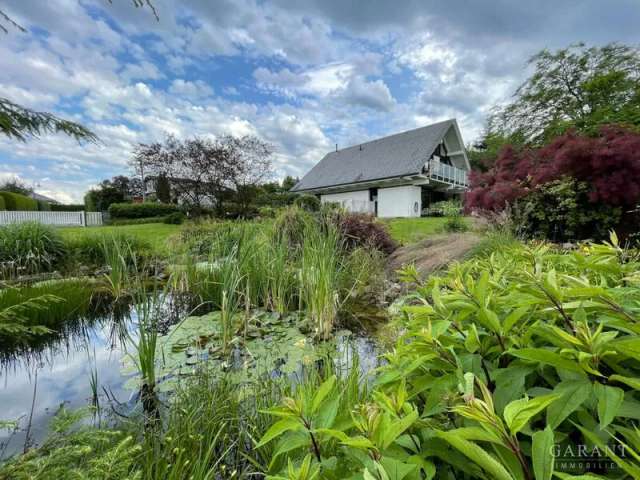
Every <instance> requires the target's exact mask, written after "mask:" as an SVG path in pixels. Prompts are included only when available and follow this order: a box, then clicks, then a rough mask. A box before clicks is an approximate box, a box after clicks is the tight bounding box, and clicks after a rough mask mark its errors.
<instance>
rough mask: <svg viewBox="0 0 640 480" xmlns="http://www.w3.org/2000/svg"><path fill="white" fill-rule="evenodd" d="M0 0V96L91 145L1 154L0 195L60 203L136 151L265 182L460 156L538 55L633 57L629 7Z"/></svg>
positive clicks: (617, 1)
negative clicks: (231, 154) (3, 20)
mask: <svg viewBox="0 0 640 480" xmlns="http://www.w3.org/2000/svg"><path fill="white" fill-rule="evenodd" d="M152 2H153V4H154V6H155V7H156V10H157V13H158V16H159V19H156V17H155V16H154V14H153V12H152V11H151V10H150V9H149V8H135V7H134V6H133V3H132V2H131V1H130V0H112V3H109V2H108V1H107V0H46V1H45V0H0V10H4V11H5V12H6V13H7V14H9V15H10V16H11V17H13V18H14V20H16V21H17V22H18V23H19V24H21V25H22V26H23V27H25V28H26V29H27V32H26V33H22V32H20V31H18V30H10V31H9V33H8V34H2V33H1V32H0V96H2V97H6V98H8V99H10V100H12V101H14V102H16V103H19V104H21V105H24V106H28V107H31V108H35V109H39V110H45V111H50V112H53V113H56V114H58V115H60V116H63V117H65V118H69V119H72V120H75V121H78V122H81V123H82V124H83V125H85V126H87V127H88V128H90V129H91V130H92V131H94V132H95V133H96V134H97V135H98V136H99V138H100V141H99V142H98V143H96V144H90V143H89V144H87V143H78V142H77V141H75V140H73V139H71V138H67V137H65V136H63V135H47V136H44V137H42V138H40V139H31V140H29V141H27V142H25V143H22V142H19V141H16V140H15V139H8V138H0V180H1V179H5V178H14V177H18V178H19V179H21V180H22V181H24V182H26V183H27V184H28V185H31V186H35V189H36V191H38V192H40V193H43V194H45V195H49V196H51V197H53V198H56V199H57V200H59V201H62V202H79V201H81V200H82V197H83V195H84V193H85V192H86V191H87V190H88V189H89V188H91V187H92V186H94V185H96V184H97V183H99V182H100V181H101V180H102V179H105V178H109V177H112V176H114V175H120V174H125V175H126V174H131V173H132V172H131V171H130V169H129V167H128V161H129V159H130V158H131V152H132V150H133V148H134V147H135V145H137V144H138V143H149V142H154V141H160V140H162V139H163V138H164V137H165V136H166V135H167V134H174V135H176V136H178V137H181V138H189V137H193V136H196V135H197V136H208V137H212V138H213V137H215V136H218V135H222V134H232V135H238V136H241V135H246V134H252V135H256V136H258V137H260V138H261V139H263V140H265V141H267V142H269V143H271V144H272V145H273V146H274V149H275V153H274V156H273V164H274V171H275V178H282V177H283V176H285V175H293V176H303V175H304V174H305V173H306V172H307V171H308V170H309V169H310V168H311V167H312V166H313V165H314V164H315V163H316V162H318V161H319V160H320V159H321V158H322V157H323V156H324V154H325V153H327V152H328V151H331V150H333V149H335V145H336V144H338V146H339V147H345V146H348V145H352V144H357V143H361V142H363V141H367V140H371V139H373V138H377V137H380V136H384V135H388V134H392V133H396V132H399V131H403V130H408V129H411V128H416V127H419V126H423V125H427V124H429V123H433V122H436V121H440V120H444V119H448V118H456V119H457V120H458V123H459V125H460V128H461V131H462V136H463V137H464V140H465V142H466V143H471V142H473V141H474V140H475V139H477V138H478V137H479V136H480V135H481V133H482V130H483V127H484V124H485V120H486V117H487V115H488V113H489V112H490V111H491V109H492V108H493V107H495V106H497V105H500V104H503V103H505V102H507V101H509V99H510V98H511V96H512V95H513V93H514V91H515V90H516V88H517V87H518V86H519V85H520V84H521V83H522V81H523V80H524V79H526V78H527V75H528V74H530V73H531V67H530V66H527V60H528V59H529V58H530V57H531V56H532V55H533V54H535V53H536V52H538V51H539V50H541V49H543V48H548V49H558V48H563V47H565V46H568V45H569V44H572V43H575V42H579V41H582V42H585V43H586V44H587V45H604V44H606V43H609V42H614V41H616V42H621V43H626V44H632V45H638V44H639V43H640V28H638V25H640V2H639V1H638V0H608V1H606V2H603V1H602V0H584V1H578V0H553V1H547V0H540V1H535V2H523V1H519V0H511V1H509V0H495V1H492V2H481V1H475V0H431V1H427V0H392V1H389V0H361V1H356V0H272V1H265V0H260V1H257V0H220V1H216V0H152Z"/></svg>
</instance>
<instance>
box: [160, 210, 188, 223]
mask: <svg viewBox="0 0 640 480" xmlns="http://www.w3.org/2000/svg"><path fill="white" fill-rule="evenodd" d="M186 218H187V217H186V216H185V214H184V213H182V212H173V213H170V214H169V215H167V216H166V217H164V219H163V220H162V223H166V224H169V225H182V224H183V223H184V221H185V220H186Z"/></svg>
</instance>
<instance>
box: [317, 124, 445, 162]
mask: <svg viewBox="0 0 640 480" xmlns="http://www.w3.org/2000/svg"><path fill="white" fill-rule="evenodd" d="M453 122H455V118H449V119H448V120H442V121H440V122H435V123H430V124H429V125H423V126H422V127H417V128H411V129H409V130H404V131H402V132H398V133H392V134H391V135H387V136H385V137H380V138H374V139H373V140H368V141H366V142H361V143H356V144H354V145H349V146H348V147H344V148H339V149H338V150H333V151H331V152H328V153H327V154H326V155H325V156H327V155H331V154H332V153H339V152H343V151H345V150H350V149H352V148H359V147H361V146H363V145H370V144H372V143H376V142H380V141H382V140H388V139H390V138H393V137H398V136H400V135H404V134H407V133H413V132H416V131H418V130H423V129H425V128H433V127H436V126H438V125H443V124H446V123H453Z"/></svg>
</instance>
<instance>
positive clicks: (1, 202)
mask: <svg viewBox="0 0 640 480" xmlns="http://www.w3.org/2000/svg"><path fill="white" fill-rule="evenodd" d="M6 209H7V205H6V203H5V201H4V197H3V196H1V195H0V211H2V210H6Z"/></svg>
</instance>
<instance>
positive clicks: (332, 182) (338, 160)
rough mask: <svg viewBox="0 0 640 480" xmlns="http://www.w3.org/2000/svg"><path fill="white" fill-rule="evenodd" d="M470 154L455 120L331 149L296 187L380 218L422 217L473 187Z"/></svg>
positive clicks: (327, 200)
mask: <svg viewBox="0 0 640 480" xmlns="http://www.w3.org/2000/svg"><path fill="white" fill-rule="evenodd" d="M469 170H470V167H469V159H468V158H467V153H466V151H465V148H464V142H463V140H462V136H461V135H460V129H459V128H458V123H457V122H456V120H455V119H452V120H446V121H444V122H439V123H434V124H433V125H427V126H426V127H421V128H416V129H415V130H409V131H407V132H402V133H397V134H395V135H390V136H388V137H384V138H379V139H377V140H373V141H370V142H366V143H362V144H360V145H354V146H352V147H347V148H343V149H340V150H338V149H336V151H335V152H331V153H328V154H327V155H325V156H324V158H323V159H322V160H320V162H319V163H318V164H317V165H316V166H315V167H313V168H312V169H311V170H310V171H309V173H307V174H306V175H305V176H304V177H303V178H302V180H300V182H298V183H297V184H296V185H295V186H294V187H293V189H292V191H293V192H300V193H309V194H313V195H318V196H320V200H321V202H322V203H327V202H337V203H340V204H341V205H343V206H344V207H345V208H346V209H347V210H350V211H354V212H369V213H373V214H375V215H376V216H379V217H419V216H420V215H421V213H422V211H423V209H425V208H428V207H429V205H430V204H431V203H433V202H436V201H439V200H445V199H448V198H451V197H455V196H459V195H460V194H461V193H462V192H464V191H465V190H466V189H467V187H468V180H467V174H468V172H469Z"/></svg>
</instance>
